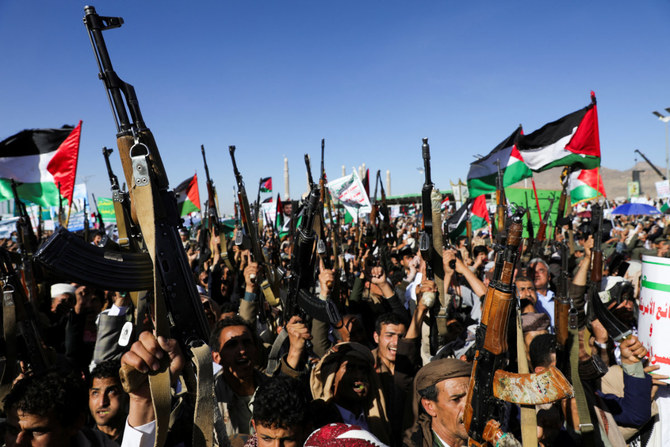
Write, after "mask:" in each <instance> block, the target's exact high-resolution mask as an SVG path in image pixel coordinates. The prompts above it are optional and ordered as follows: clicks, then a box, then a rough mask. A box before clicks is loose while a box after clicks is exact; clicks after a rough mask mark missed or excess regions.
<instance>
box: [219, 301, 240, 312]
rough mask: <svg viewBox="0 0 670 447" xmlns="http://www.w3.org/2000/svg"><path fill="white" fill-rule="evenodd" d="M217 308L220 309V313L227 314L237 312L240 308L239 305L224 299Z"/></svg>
mask: <svg viewBox="0 0 670 447" xmlns="http://www.w3.org/2000/svg"><path fill="white" fill-rule="evenodd" d="M219 310H220V311H221V314H227V313H228V312H235V313H237V311H238V310H240V305H239V304H236V303H233V302H232V301H226V302H225V303H222V304H221V305H220V306H219Z"/></svg>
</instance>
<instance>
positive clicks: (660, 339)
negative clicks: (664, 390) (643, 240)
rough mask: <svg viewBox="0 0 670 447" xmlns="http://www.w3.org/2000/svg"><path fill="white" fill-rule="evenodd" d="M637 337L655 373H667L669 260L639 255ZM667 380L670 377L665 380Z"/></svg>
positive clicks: (669, 360)
mask: <svg viewBox="0 0 670 447" xmlns="http://www.w3.org/2000/svg"><path fill="white" fill-rule="evenodd" d="M639 306H640V307H639V310H640V312H639V315H638V324H637V327H638V338H639V339H640V342H642V344H643V345H644V347H645V348H647V350H648V351H649V363H650V364H651V365H659V366H660V367H661V368H660V369H659V370H658V371H656V373H658V374H663V375H670V344H668V340H669V339H670V259H668V258H659V257H656V256H643V257H642V280H641V282H640V304H639ZM666 382H668V383H670V379H668V380H666Z"/></svg>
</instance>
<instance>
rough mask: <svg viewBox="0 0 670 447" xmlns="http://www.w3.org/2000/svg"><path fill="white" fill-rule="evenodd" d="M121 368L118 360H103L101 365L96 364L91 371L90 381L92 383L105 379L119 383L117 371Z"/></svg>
mask: <svg viewBox="0 0 670 447" xmlns="http://www.w3.org/2000/svg"><path fill="white" fill-rule="evenodd" d="M120 368H121V361H120V360H105V361H104V362H102V363H98V364H97V365H95V368H93V371H91V377H90V381H91V384H92V383H93V379H107V378H112V379H116V380H117V381H118V382H119V383H121V380H120V379H119V369H120Z"/></svg>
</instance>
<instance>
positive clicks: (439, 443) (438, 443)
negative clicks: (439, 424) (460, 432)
mask: <svg viewBox="0 0 670 447" xmlns="http://www.w3.org/2000/svg"><path fill="white" fill-rule="evenodd" d="M431 432H432V433H433V447H450V446H449V444H447V443H446V442H444V439H442V438H440V435H438V434H437V433H435V430H431Z"/></svg>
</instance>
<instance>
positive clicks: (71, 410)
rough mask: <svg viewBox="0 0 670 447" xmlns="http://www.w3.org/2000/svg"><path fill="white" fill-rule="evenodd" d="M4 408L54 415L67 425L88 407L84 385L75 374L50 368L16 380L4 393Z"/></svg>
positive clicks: (86, 391) (74, 422) (73, 422)
mask: <svg viewBox="0 0 670 447" xmlns="http://www.w3.org/2000/svg"><path fill="white" fill-rule="evenodd" d="M4 407H5V410H6V411H9V410H10V409H11V408H14V409H15V410H17V411H22V412H25V413H28V414H33V415H36V416H48V415H52V416H53V417H55V418H56V419H57V420H58V422H59V423H60V425H62V426H64V427H70V426H73V425H74V424H76V422H77V420H78V419H79V417H80V416H81V415H82V414H83V413H84V412H86V411H87V410H88V389H87V388H86V384H85V383H84V381H83V380H82V379H81V377H78V376H77V375H76V374H64V373H63V372H62V371H54V370H50V371H47V372H45V373H41V374H35V375H31V376H26V377H24V378H22V379H21V380H19V381H18V382H17V383H16V384H15V385H14V386H13V387H12V389H11V390H10V392H9V394H7V396H6V397H5V400H4Z"/></svg>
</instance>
